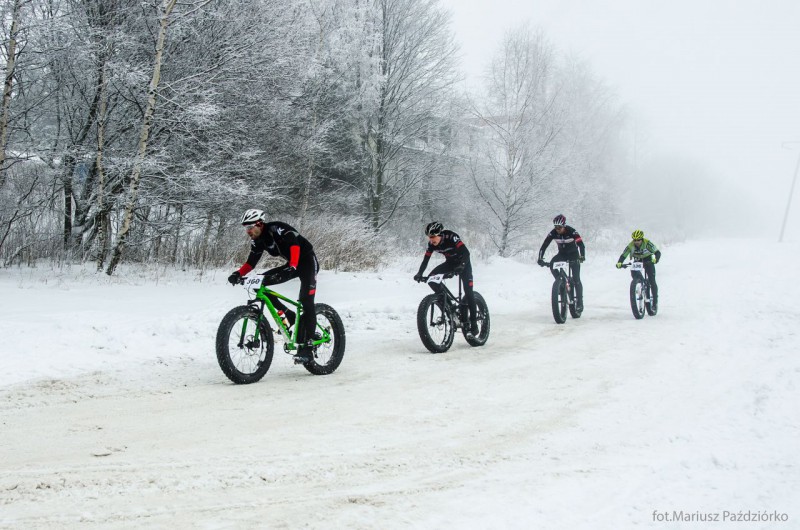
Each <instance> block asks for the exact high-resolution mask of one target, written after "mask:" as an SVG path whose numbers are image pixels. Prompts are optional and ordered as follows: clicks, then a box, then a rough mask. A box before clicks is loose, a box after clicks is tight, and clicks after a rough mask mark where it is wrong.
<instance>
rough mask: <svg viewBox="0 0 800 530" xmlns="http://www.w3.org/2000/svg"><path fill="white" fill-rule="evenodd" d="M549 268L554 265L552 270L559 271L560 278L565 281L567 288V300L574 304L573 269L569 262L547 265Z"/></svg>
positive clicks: (556, 262)
mask: <svg viewBox="0 0 800 530" xmlns="http://www.w3.org/2000/svg"><path fill="white" fill-rule="evenodd" d="M547 265H548V267H549V266H550V265H552V268H553V269H555V270H557V271H558V274H559V277H560V278H561V279H562V280H563V281H564V283H565V284H566V287H567V300H569V302H570V303H572V302H574V296H573V293H572V288H573V285H572V267H570V265H569V261H555V262H550V263H547Z"/></svg>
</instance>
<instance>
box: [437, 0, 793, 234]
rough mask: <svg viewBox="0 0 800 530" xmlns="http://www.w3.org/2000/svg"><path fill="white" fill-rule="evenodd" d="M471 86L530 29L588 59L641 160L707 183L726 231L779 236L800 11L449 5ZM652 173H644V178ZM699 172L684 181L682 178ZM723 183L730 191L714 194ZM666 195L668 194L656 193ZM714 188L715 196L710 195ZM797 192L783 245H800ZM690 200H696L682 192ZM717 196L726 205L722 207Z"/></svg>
mask: <svg viewBox="0 0 800 530" xmlns="http://www.w3.org/2000/svg"><path fill="white" fill-rule="evenodd" d="M442 5H443V6H444V7H446V8H447V9H449V10H450V11H451V13H452V14H453V20H452V22H453V29H454V31H455V33H456V39H457V41H458V42H459V44H460V46H461V52H462V68H463V70H464V72H465V74H466V76H467V81H468V83H469V84H471V85H472V86H475V84H476V83H477V82H479V77H480V75H481V73H482V71H483V69H484V68H485V67H486V64H487V63H488V61H489V59H490V58H491V56H492V53H493V52H494V50H495V49H496V48H497V46H498V45H499V43H500V42H501V40H502V38H503V35H504V33H505V32H506V31H508V30H511V29H514V28H517V27H519V26H520V25H521V24H523V23H528V24H529V25H530V26H531V27H532V28H537V29H541V30H543V31H544V33H545V35H546V37H547V38H548V39H549V40H550V41H551V43H552V44H553V45H555V46H556V47H557V49H558V50H559V51H561V52H563V53H569V54H573V55H577V56H578V57H580V58H582V59H584V60H586V61H587V62H588V63H589V65H590V66H591V68H592V70H593V71H594V72H595V74H596V75H597V76H598V77H600V78H602V79H604V80H605V81H606V82H607V83H608V84H609V85H610V86H612V87H613V88H614V89H615V90H616V92H617V93H618V94H619V97H620V100H621V101H622V102H623V103H624V104H625V105H626V106H627V107H628V108H629V109H630V113H631V116H632V117H633V119H635V121H636V128H637V131H641V133H640V135H639V137H638V141H639V146H638V149H639V151H640V153H641V158H642V161H643V164H642V166H643V167H644V166H646V165H647V161H648V160H649V162H650V163H652V162H653V161H654V160H672V161H673V162H674V164H671V165H674V166H677V167H696V168H697V169H698V171H699V172H701V174H702V175H703V178H706V179H707V183H706V184H705V185H703V186H702V188H703V190H704V192H703V196H699V197H698V196H695V197H694V198H695V199H699V200H695V201H691V202H696V203H697V204H698V205H703V204H706V205H708V206H710V208H709V210H708V213H709V215H721V216H724V217H723V218H721V220H722V223H721V224H722V225H723V227H726V225H727V228H730V229H731V231H735V232H747V233H751V234H754V233H761V232H763V231H764V226H765V224H766V225H767V226H768V227H769V228H768V229H769V230H771V229H772V226H774V230H775V237H776V238H777V236H778V232H779V231H780V227H781V223H782V220H783V216H784V211H785V208H786V202H787V196H788V193H789V188H790V184H791V181H792V176H793V173H794V171H795V166H796V163H797V160H798V156H800V69H798V68H797V67H796V62H797V58H798V57H800V37H798V34H797V28H796V27H795V24H794V21H796V20H798V18H800V5H798V4H795V3H793V2H790V1H788V0H778V1H773V2H769V3H766V4H765V3H761V2H755V1H753V0H746V1H744V2H737V3H736V4H735V5H721V4H719V3H700V4H698V3H694V2H689V1H687V0H679V1H677V2H671V3H669V4H661V3H659V4H654V3H645V2H635V1H633V0H612V1H604V2H602V3H597V2H588V1H581V0H563V1H562V0H559V1H555V0H546V1H543V2H537V3H533V4H529V3H523V2H515V1H513V0H497V1H492V2H489V1H488V0H463V1H456V0H442ZM642 176H643V175H642ZM687 177H688V178H690V179H691V178H692V177H693V176H689V175H684V178H687ZM716 183H721V184H723V185H725V186H726V187H727V189H724V190H719V191H720V193H719V194H715V193H713V188H714V185H716ZM655 187H656V188H659V189H660V188H661V187H662V186H658V185H657V186H655ZM709 190H712V191H711V193H712V194H711V196H709ZM684 191H685V192H687V193H688V194H690V195H691V193H692V190H684ZM797 194H798V192H797V190H795V194H794V199H793V203H792V207H791V215H790V217H789V222H788V224H787V228H786V235H785V238H784V239H785V240H800V212H798V211H797V209H798V208H800V206H798V205H797V204H796V202H797V200H798V199H797ZM684 196H687V195H684ZM714 199H718V201H716V202H715V200H714Z"/></svg>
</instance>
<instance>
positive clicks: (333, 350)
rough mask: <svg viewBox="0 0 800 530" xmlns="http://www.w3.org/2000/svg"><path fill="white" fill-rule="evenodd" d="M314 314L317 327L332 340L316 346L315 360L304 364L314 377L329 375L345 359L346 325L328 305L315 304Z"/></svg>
mask: <svg viewBox="0 0 800 530" xmlns="http://www.w3.org/2000/svg"><path fill="white" fill-rule="evenodd" d="M314 312H315V313H316V314H317V326H318V327H321V328H322V329H324V330H325V331H326V332H327V333H328V335H329V336H330V338H331V340H330V341H329V342H323V343H322V344H320V345H318V346H314V360H313V361H310V362H307V363H303V366H305V368H306V370H308V371H309V372H310V373H312V374H314V375H328V374H330V373H333V372H334V371H336V369H337V368H339V365H340V364H342V359H343V358H344V346H345V338H344V324H342V319H341V317H339V313H337V312H336V310H335V309H334V308H332V307H331V306H329V305H327V304H314ZM317 331H318V332H319V329H318V330H317Z"/></svg>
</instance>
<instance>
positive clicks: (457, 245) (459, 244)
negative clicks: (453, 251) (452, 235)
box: [456, 241, 464, 248]
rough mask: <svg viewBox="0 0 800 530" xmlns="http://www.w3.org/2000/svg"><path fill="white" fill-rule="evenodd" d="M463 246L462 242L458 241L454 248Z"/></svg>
mask: <svg viewBox="0 0 800 530" xmlns="http://www.w3.org/2000/svg"><path fill="white" fill-rule="evenodd" d="M463 246H464V242H463V241H459V242H458V243H456V248H458V247H463Z"/></svg>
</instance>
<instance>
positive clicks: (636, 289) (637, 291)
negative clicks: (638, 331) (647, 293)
mask: <svg viewBox="0 0 800 530" xmlns="http://www.w3.org/2000/svg"><path fill="white" fill-rule="evenodd" d="M631 311H632V312H633V317H634V318H635V319H636V320H639V319H642V318H644V282H643V281H642V279H641V278H634V279H633V280H631Z"/></svg>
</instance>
